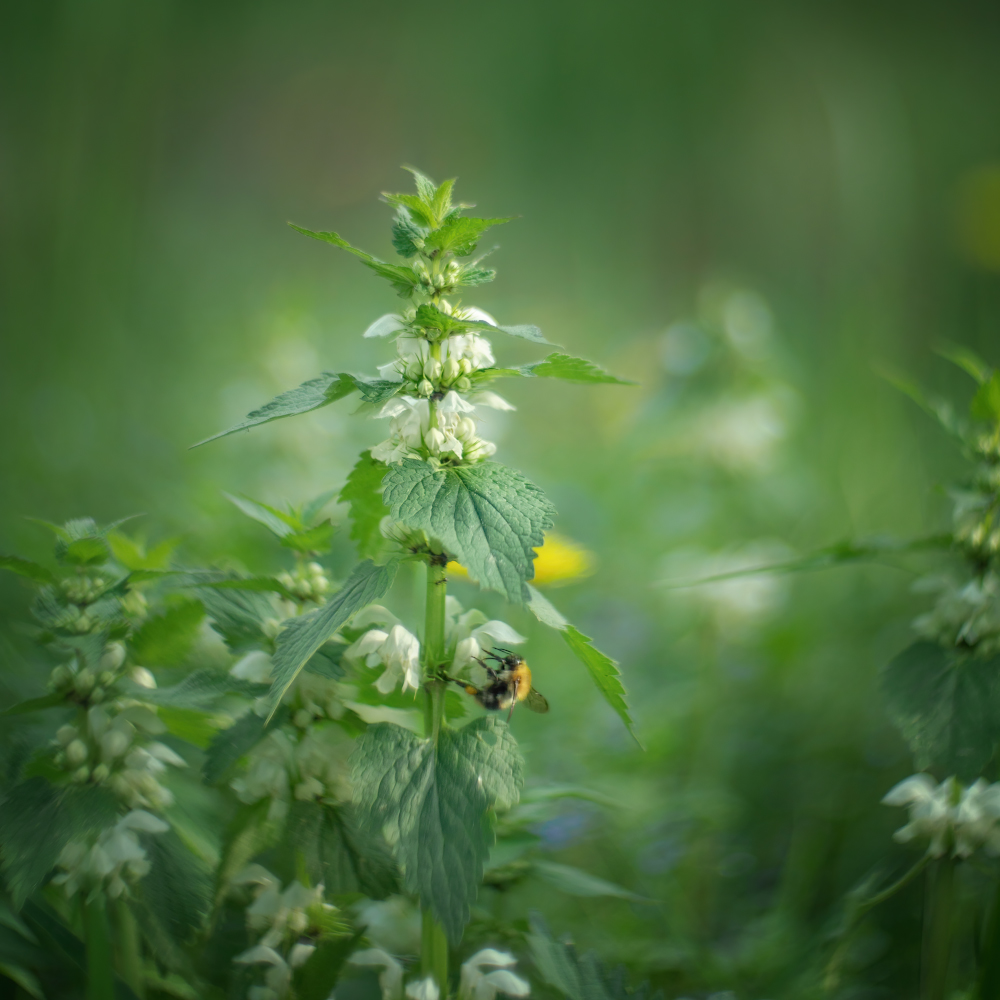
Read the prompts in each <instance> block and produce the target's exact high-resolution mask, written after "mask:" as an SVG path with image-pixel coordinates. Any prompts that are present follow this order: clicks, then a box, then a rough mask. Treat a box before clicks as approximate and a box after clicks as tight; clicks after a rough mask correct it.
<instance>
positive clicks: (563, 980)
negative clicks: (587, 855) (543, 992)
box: [526, 913, 639, 1000]
mask: <svg viewBox="0 0 1000 1000" xmlns="http://www.w3.org/2000/svg"><path fill="white" fill-rule="evenodd" d="M528 919H529V923H530V926H531V933H530V934H529V935H527V938H526V940H527V942H528V947H529V948H530V949H531V957H532V959H533V960H534V963H535V967H536V968H537V969H538V971H539V973H540V974H541V977H542V979H543V980H544V981H545V982H546V983H547V984H548V985H549V986H552V987H554V988H555V989H556V990H558V991H559V992H560V993H562V995H563V996H565V997H568V998H569V1000H611V994H610V993H609V991H608V989H607V987H606V986H605V984H604V982H603V976H602V974H601V968H600V964H599V963H598V961H597V958H596V956H595V955H593V953H590V952H588V953H587V954H585V955H583V956H577V953H576V949H575V948H573V946H572V945H569V944H564V943H563V942H562V941H555V940H553V938H552V934H551V932H550V931H549V929H548V927H547V926H546V925H545V921H544V920H543V919H542V918H541V916H540V914H538V913H532V914H530V916H529V918H528ZM638 993H639V991H638V990H637V991H636V994H638ZM637 1000H639V997H637Z"/></svg>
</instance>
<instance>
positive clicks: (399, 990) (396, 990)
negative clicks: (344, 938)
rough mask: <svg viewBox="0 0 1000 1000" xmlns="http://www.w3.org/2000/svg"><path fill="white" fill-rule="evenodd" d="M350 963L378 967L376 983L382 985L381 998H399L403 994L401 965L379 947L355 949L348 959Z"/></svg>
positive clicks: (389, 999)
mask: <svg viewBox="0 0 1000 1000" xmlns="http://www.w3.org/2000/svg"><path fill="white" fill-rule="evenodd" d="M347 961H348V962H350V963H351V965H366V966H374V967H376V968H380V969H381V970H382V971H381V972H380V973H379V974H378V984H379V986H381V987H382V1000H400V998H401V997H402V995H403V966H402V965H400V963H399V962H397V961H396V959H394V958H393V957H392V955H390V954H388V953H387V952H384V951H383V950H382V949H381V948H366V949H365V950H364V951H356V952H355V953H354V954H353V955H352V956H351V957H350V958H349V959H348V960H347Z"/></svg>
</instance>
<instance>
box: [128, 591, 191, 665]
mask: <svg viewBox="0 0 1000 1000" xmlns="http://www.w3.org/2000/svg"><path fill="white" fill-rule="evenodd" d="M204 617H205V608H204V605H203V604H202V602H201V601H196V600H188V601H185V602H184V603H183V604H175V605H173V606H172V607H169V608H167V610H166V611H165V612H164V613H163V614H162V615H153V616H152V617H151V618H147V619H146V621H144V622H143V623H142V626H141V627H140V628H139V630H138V631H137V632H136V633H135V635H133V636H132V639H131V642H130V649H131V653H132V659H133V660H134V661H135V662H136V663H140V664H142V665H143V666H144V667H173V666H177V665H178V664H180V663H182V662H183V661H184V658H185V657H186V656H187V655H188V653H189V652H191V647H192V646H193V645H194V641H195V639H197V638H198V632H199V631H200V630H201V622H202V619H203V618H204Z"/></svg>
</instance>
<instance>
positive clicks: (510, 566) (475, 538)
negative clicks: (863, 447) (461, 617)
mask: <svg viewBox="0 0 1000 1000" xmlns="http://www.w3.org/2000/svg"><path fill="white" fill-rule="evenodd" d="M382 498H383V500H384V502H385V503H386V504H387V505H389V507H390V508H391V512H392V517H393V518H394V519H395V520H397V521H402V522H403V523H404V524H407V525H409V527H411V528H416V529H423V530H424V531H426V532H427V534H428V535H430V536H432V537H434V538H437V539H438V540H439V541H440V542H441V544H442V545H443V546H444V548H445V550H446V551H447V552H448V553H449V554H450V555H452V556H453V557H454V558H455V559H457V560H458V562H460V563H461V564H462V565H463V566H464V567H465V568H466V569H467V570H468V571H469V575H470V576H471V577H472V579H473V580H477V581H478V582H479V584H480V585H481V586H483V587H486V588H488V589H490V590H497V591H499V592H500V593H501V594H505V595H506V596H507V598H508V600H510V601H513V602H515V603H518V604H520V603H522V602H523V601H524V600H526V599H527V592H526V591H525V581H527V580H530V579H531V578H532V576H534V565H533V560H534V558H535V551H534V550H535V549H536V548H538V547H540V546H541V544H542V542H543V541H544V535H545V531H546V530H547V529H548V528H551V527H552V517H553V515H554V514H555V508H554V507H553V506H552V504H551V503H550V502H549V500H548V499H547V498H546V496H545V494H543V493H542V491H541V490H540V489H539V488H538V487H537V486H535V485H534V484H533V483H530V482H528V480H527V479H525V478H524V476H522V475H521V474H520V473H519V472H515V471H514V470H513V469H509V468H507V467H506V466H504V465H498V464H497V463H496V462H480V463H478V464H477V465H469V466H460V467H458V468H453V469H434V468H433V467H432V466H430V465H428V464H427V463H426V462H420V461H416V460H414V459H407V460H406V461H404V462H403V463H402V464H400V465H394V466H391V467H390V468H389V471H388V472H387V473H386V475H385V479H384V489H383V493H382Z"/></svg>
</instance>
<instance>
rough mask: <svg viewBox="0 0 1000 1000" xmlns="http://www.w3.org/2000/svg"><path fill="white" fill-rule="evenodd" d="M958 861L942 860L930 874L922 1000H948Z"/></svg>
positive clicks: (923, 952)
mask: <svg viewBox="0 0 1000 1000" xmlns="http://www.w3.org/2000/svg"><path fill="white" fill-rule="evenodd" d="M956 864H957V862H956V861H955V859H954V858H951V857H943V858H939V859H938V860H937V861H935V862H934V864H933V865H932V866H931V868H930V870H929V871H928V873H927V889H926V894H925V897H924V898H925V903H924V937H923V944H922V947H921V955H920V957H921V969H920V1000H945V996H946V990H947V986H948V965H949V962H950V959H951V943H952V938H953V937H954V930H955V921H954V909H955V866H956Z"/></svg>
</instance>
